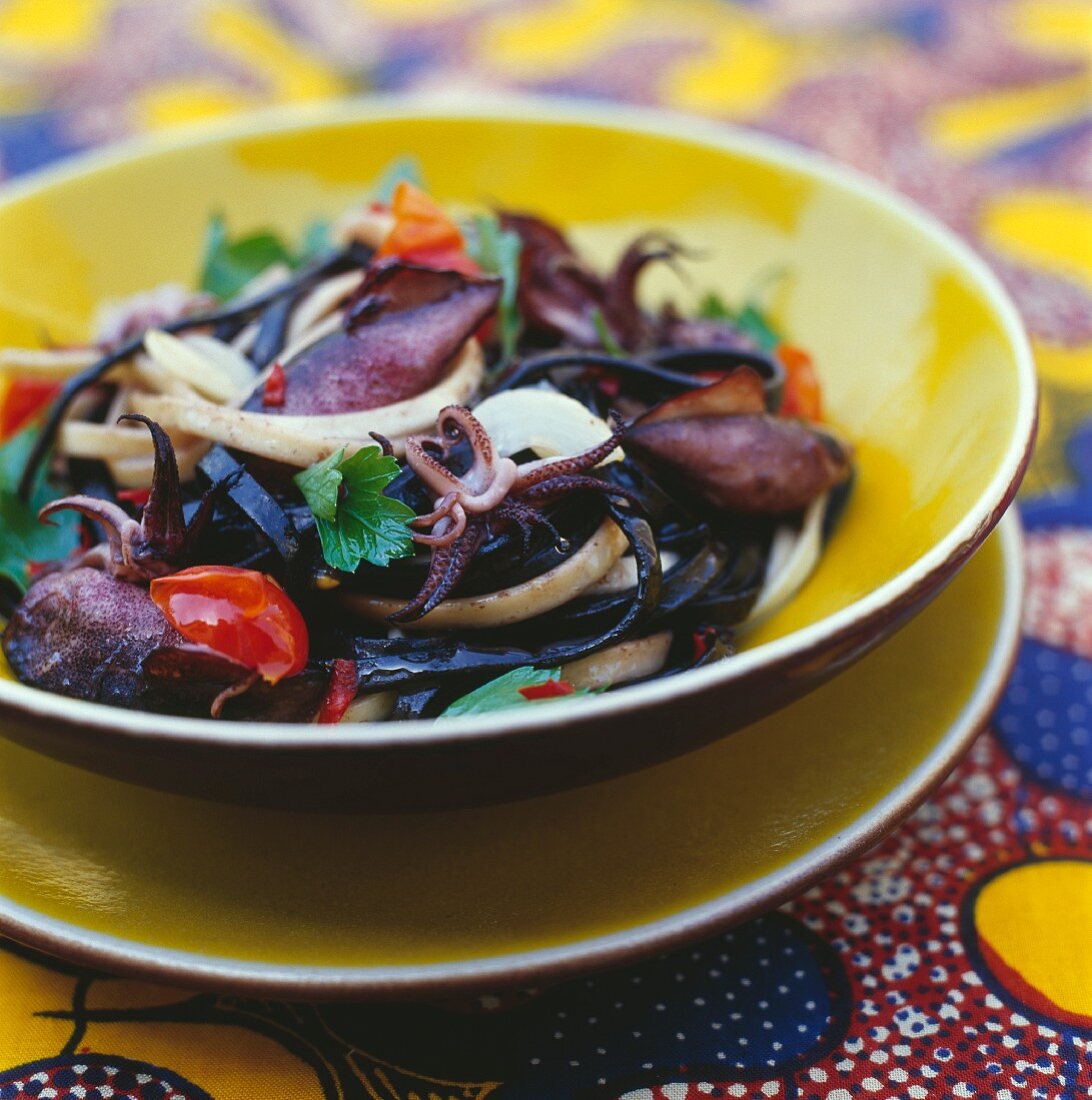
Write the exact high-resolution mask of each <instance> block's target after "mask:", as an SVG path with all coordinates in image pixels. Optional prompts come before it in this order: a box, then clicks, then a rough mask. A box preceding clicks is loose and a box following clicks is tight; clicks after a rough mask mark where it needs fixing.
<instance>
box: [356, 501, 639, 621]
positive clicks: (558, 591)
mask: <svg viewBox="0 0 1092 1100" xmlns="http://www.w3.org/2000/svg"><path fill="white" fill-rule="evenodd" d="M628 545H629V542H628V541H627V539H626V536H625V535H624V534H623V533H622V530H621V528H620V527H618V525H617V524H616V523H615V522H614V521H613V520H610V519H608V520H604V521H603V523H602V524H601V525H600V526H599V528H598V530H597V531H596V532H595V534H593V535H592V537H591V538H590V539H588V541H587V542H586V543H584V545H583V546H581V547H580V549H579V550H577V552H576V553H575V554H573V555H572V557H570V558H566V559H565V561H563V562H562V563H561V564H560V565H557V566H555V567H554V568H553V569H550V570H548V571H547V572H545V573H542V574H541V575H540V576H537V577H532V578H531V580H529V581H524V582H523V583H522V584H517V585H515V586H513V587H512V588H502V589H500V590H499V591H497V592H486V593H484V594H483V595H480V596H459V597H456V598H455V599H447V600H444V601H443V602H442V603H440V604H438V605H437V606H436V607H434V608H433V609H432V610H431V611H430V612H429V613H428V614H427V615H425V616H424V617H423V618H421V619H419V620H418V621H417V622H415V623H406V624H403V626H402V629H403V630H405V631H406V632H409V631H416V630H447V629H450V628H451V627H461V628H465V629H468V630H483V629H485V628H487V627H496V626H508V625H510V624H511V623H521V622H523V621H524V620H525V619H533V618H534V617H535V616H536V615H543V614H545V613H546V612H547V611H552V610H553V609H554V608H555V607H561V605H562V604H566V603H568V602H569V600H571V599H573V598H574V597H575V596H578V595H580V593H581V592H583V591H584V590H585V589H586V588H588V586H589V585H592V584H594V583H595V582H596V581H597V580H599V578H600V577H601V576H603V574H604V573H606V571H607V570H608V569H610V567H611V566H612V565H613V564H614V563H615V562H616V561H617V560H618V559H619V558H620V557H621V556H622V554H623V553H624V551H625V549H626V547H627V546H628ZM339 599H340V600H341V602H342V603H343V604H344V605H345V606H346V607H347V608H349V610H351V611H353V612H354V613H355V614H357V615H360V616H362V617H363V618H365V619H370V620H372V621H383V620H385V619H386V618H387V616H388V615H392V614H394V612H395V611H397V610H398V609H399V608H400V607H402V606H403V605H404V604H405V602H406V601H405V600H401V599H395V598H392V597H389V596H373V595H370V594H365V593H360V592H347V591H345V590H344V589H342V590H341V591H340V593H339Z"/></svg>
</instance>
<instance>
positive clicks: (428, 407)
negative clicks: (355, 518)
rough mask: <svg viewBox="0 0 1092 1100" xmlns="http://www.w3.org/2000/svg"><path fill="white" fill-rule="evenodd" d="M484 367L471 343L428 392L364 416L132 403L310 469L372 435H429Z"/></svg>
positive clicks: (177, 426)
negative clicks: (443, 411)
mask: <svg viewBox="0 0 1092 1100" xmlns="http://www.w3.org/2000/svg"><path fill="white" fill-rule="evenodd" d="M483 367H484V363H483V359H482V351H481V346H480V345H479V344H478V342H477V341H476V340H468V341H467V343H466V345H465V347H464V348H463V350H462V352H461V353H460V354H459V356H458V358H457V359H456V360H455V362H454V364H453V365H452V367H451V369H450V370H449V371H448V373H447V375H446V376H445V377H444V378H443V379H442V380H441V381H440V383H439V384H437V385H436V386H433V387H432V389H430V390H425V392H424V393H420V394H418V395H417V396H416V397H411V398H409V399H407V400H406V401H398V402H396V403H395V404H393V405H384V406H383V407H382V408H378V409H367V410H364V411H362V412H354V413H336V414H332V415H329V416H274V415H272V414H269V413H258V412H244V411H242V410H239V409H233V408H225V407H224V406H222V405H215V404H213V403H212V402H208V401H186V400H182V399H179V398H177V397H166V396H155V395H149V396H147V397H143V398H140V399H139V401H134V404H139V405H140V408H139V409H137V410H136V411H138V412H142V413H144V414H145V415H146V416H150V417H151V418H152V419H153V420H156V421H158V422H159V423H160V424H162V425H163V427H164V428H166V429H167V430H168V431H172V430H173V431H179V432H188V433H190V434H191V435H196V436H200V437H201V438H202V439H207V440H210V441H211V442H214V443H222V444H224V446H226V447H234V448H237V449H238V450H241V451H245V452H246V453H247V454H253V455H258V456H260V457H262V458H268V459H272V460H273V461H274V462H284V463H286V464H288V465H289V466H301V467H302V466H311V465H313V464H314V463H316V462H319V461H321V460H322V459H324V458H327V457H329V456H330V455H331V454H333V453H334V452H335V451H336V450H338V449H339V448H341V447H345V448H346V451H347V452H348V453H350V454H352V453H355V452H356V451H358V450H359V449H360V448H361V447H370V446H373V443H372V440H371V439H370V438H369V436H368V433H369V432H378V433H380V434H381V435H385V436H387V438H388V439H390V440H391V441H392V443H395V444H396V445H397V443H398V442H399V441H401V442H402V443H404V441H405V437H406V436H407V435H410V434H412V433H413V432H420V431H425V430H427V429H429V428H431V427H433V425H434V424H435V422H436V415H437V413H438V412H439V411H440V410H441V409H442V408H443V407H444V406H445V405H453V404H455V405H457V404H461V403H462V402H464V401H465V400H466V399H467V398H468V397H469V395H470V394H471V393H473V392H474V390H475V389H476V388H477V386H478V384H479V382H480V381H481V377H482V371H483Z"/></svg>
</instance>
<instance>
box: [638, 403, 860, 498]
mask: <svg viewBox="0 0 1092 1100" xmlns="http://www.w3.org/2000/svg"><path fill="white" fill-rule="evenodd" d="M625 446H626V449H627V450H629V451H632V452H633V454H634V455H635V456H636V457H637V458H638V459H641V460H644V461H645V462H647V463H648V464H649V465H650V466H653V467H656V468H658V469H660V470H661V471H663V472H665V473H667V474H669V475H672V476H673V477H674V478H675V479H677V480H679V481H680V482H682V483H684V484H685V485H686V486H687V487H689V488H690V489H692V490H693V491H695V492H696V493H697V494H698V495H700V496H701V497H703V498H704V499H705V500H707V501H708V502H709V503H710V504H713V505H715V506H716V507H718V508H725V509H729V510H731V511H736V512H748V513H756V512H757V513H763V514H774V515H776V514H781V513H786V512H796V511H799V510H800V509H801V508H806V507H807V506H808V505H809V504H811V502H812V501H813V500H815V499H816V497H818V496H819V495H820V494H822V493H825V492H826V491H827V490H829V489H832V488H833V487H834V486H835V485H837V484H838V483H839V482H840V481H843V480H844V479H845V478H846V477H848V476H849V473H850V469H851V462H852V452H851V450H850V448H849V446H848V445H847V444H844V443H842V442H841V441H840V440H837V439H835V437H834V436H832V435H829V434H828V433H826V432H821V431H819V430H818V429H815V428H812V427H809V426H808V425H805V424H802V423H800V422H799V421H796V420H786V419H782V418H780V417H773V416H753V415H749V416H698V417H692V418H689V419H680V420H664V421H658V422H654V423H651V424H638V425H637V426H635V427H634V428H633V429H631V431H630V432H629V434H628V435H627V436H626V440H625Z"/></svg>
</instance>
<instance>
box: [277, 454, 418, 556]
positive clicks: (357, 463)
mask: <svg viewBox="0 0 1092 1100" xmlns="http://www.w3.org/2000/svg"><path fill="white" fill-rule="evenodd" d="M344 456H345V448H344V447H343V448H342V449H341V450H340V451H338V452H337V453H336V454H333V455H331V456H330V457H329V458H326V459H323V461H322V462H317V463H315V465H314V466H311V467H310V468H309V469H307V470H303V471H301V472H300V473H298V474H297V475H296V477H295V482H296V485H297V487H298V488H299V490H300V492H301V493H303V498H304V500H306V501H307V506H308V507H309V508H310V509H311V511H312V513H313V514H314V516H315V526H316V527H317V529H318V534H319V541H320V542H321V543H322V556H323V557H324V558H325V559H326V561H327V563H328V564H329V565H331V566H333V567H334V568H335V569H340V570H342V571H343V572H346V573H355V572H356V570H357V568H358V567H359V565H360V563H361V562H362V561H367V562H370V563H371V564H372V565H378V566H386V565H389V564H390V562H391V560H392V559H394V558H405V557H408V556H409V555H411V554H412V553H413V537H412V535H411V533H410V528H409V524H410V523H411V522H412V521H413V519H414V518H415V513H414V511H413V509H412V508H410V507H409V505H407V504H403V503H402V502H401V501H400V500H392V499H391V498H390V497H386V496H384V495H383V490H384V489H385V488H386V487H387V486H388V485H389V484H390V483H391V482H392V481H393V480H394V479H395V477H397V476H398V463H397V461H396V460H395V459H394V458H391V457H388V456H386V455H384V454H383V453H382V451H380V449H379V448H378V447H364V448H362V449H361V450H359V451H357V452H356V454H355V455H353V456H352V458H345V457H344Z"/></svg>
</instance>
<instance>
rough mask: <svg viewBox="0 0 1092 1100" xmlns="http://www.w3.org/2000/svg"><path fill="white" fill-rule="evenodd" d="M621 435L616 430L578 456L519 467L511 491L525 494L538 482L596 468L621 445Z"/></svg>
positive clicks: (619, 431)
mask: <svg viewBox="0 0 1092 1100" xmlns="http://www.w3.org/2000/svg"><path fill="white" fill-rule="evenodd" d="M622 434H623V433H622V430H616V431H615V432H613V433H612V434H611V435H610V436H609V437H608V438H607V439H604V440H603V442H602V443H597V444H596V445H595V446H594V447H590V448H589V449H588V450H586V451H582V452H581V453H580V454H578V455H569V456H568V457H566V458H553V459H550V460H549V461H548V462H536V463H534V464H533V465H532V464H531V463H527V466H529V467H531V468H530V469H525V468H524V467H520V470H521V472H520V475H519V478H518V479H517V481H516V484H515V486H514V488H513V491H514V492H516V493H522V492H526V490H528V489H529V488H531V486H532V485H537V484H539V482H542V481H547V480H549V479H550V478H554V477H558V476H560V475H563V474H582V473H583V472H584V471H585V470H590V469H591V468H592V467H593V466H598V465H599V463H600V462H602V461H603V459H604V458H606V457H607V455H609V454H611V453H612V452H613V451H614V450H615V448H617V446H618V444H619V443H621V441H622Z"/></svg>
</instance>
